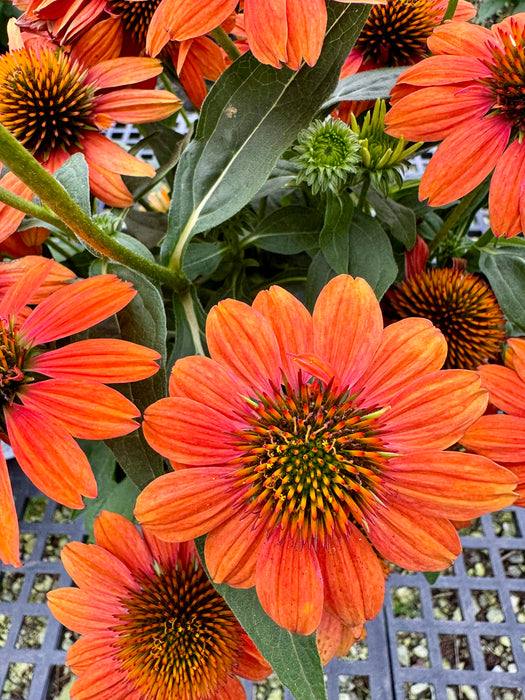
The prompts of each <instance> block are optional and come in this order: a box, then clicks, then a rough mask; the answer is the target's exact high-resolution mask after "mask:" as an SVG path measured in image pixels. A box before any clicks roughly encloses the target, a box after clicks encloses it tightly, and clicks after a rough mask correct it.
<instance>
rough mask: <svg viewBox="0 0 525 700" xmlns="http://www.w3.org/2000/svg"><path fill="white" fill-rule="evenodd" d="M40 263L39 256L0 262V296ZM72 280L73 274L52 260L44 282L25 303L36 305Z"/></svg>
mask: <svg viewBox="0 0 525 700" xmlns="http://www.w3.org/2000/svg"><path fill="white" fill-rule="evenodd" d="M41 263H42V257H41V256H40V255H26V256H24V257H21V258H18V259H16V260H9V261H2V262H0V294H4V293H5V292H6V290H7V289H8V288H9V287H10V286H11V285H12V284H15V282H17V281H18V280H19V279H20V278H21V277H25V276H26V275H27V273H28V272H29V270H31V269H33V267H35V266H38V265H40V264H41ZM74 279H76V275H75V273H74V272H71V270H68V269H67V267H64V266H63V265H60V264H59V263H57V262H55V261H54V260H52V261H51V268H50V270H49V272H48V275H47V277H46V278H45V280H44V282H43V283H42V284H41V285H40V287H39V288H38V289H37V290H36V291H35V293H34V294H33V296H32V297H31V299H30V301H26V302H25V303H32V304H38V303H39V302H40V301H42V300H43V299H45V298H46V297H47V296H49V295H50V294H52V293H53V292H56V290H57V289H60V287H62V286H63V285H64V284H67V283H69V282H71V281H72V280H74Z"/></svg>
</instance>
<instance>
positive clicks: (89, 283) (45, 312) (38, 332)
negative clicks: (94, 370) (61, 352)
mask: <svg viewBox="0 0 525 700" xmlns="http://www.w3.org/2000/svg"><path fill="white" fill-rule="evenodd" d="M135 294H136V292H135V290H134V289H131V284H130V283H129V282H123V281H122V280H120V279H119V278H118V277H117V276H116V275H97V276H96V277H90V278H89V279H85V280H79V281H78V282H73V284H70V285H68V286H67V287H63V288H62V289H59V290H58V291H56V292H55V293H54V294H52V295H51V296H49V297H48V298H47V299H44V301H43V302H41V303H40V304H39V305H38V306H37V307H36V308H35V309H34V311H33V312H32V313H31V315H30V316H29V317H28V319H27V320H26V321H25V322H24V323H23V324H22V327H21V328H20V334H21V335H22V336H23V337H24V338H25V339H27V340H32V341H33V342H34V343H35V344H36V345H40V344H42V343H49V342H51V341H52V340H59V339H60V338H65V337H66V336H68V335H72V334H73V333H79V332H80V331H83V330H86V328H91V326H94V325H95V324H97V323H99V322H100V321H104V320H105V319H106V318H108V317H109V316H112V315H113V314H115V313H117V311H120V310H121V309H123V308H124V307H125V306H126V304H128V303H129V302H130V301H131V300H132V299H133V297H134V296H135ZM80 310H82V313H80Z"/></svg>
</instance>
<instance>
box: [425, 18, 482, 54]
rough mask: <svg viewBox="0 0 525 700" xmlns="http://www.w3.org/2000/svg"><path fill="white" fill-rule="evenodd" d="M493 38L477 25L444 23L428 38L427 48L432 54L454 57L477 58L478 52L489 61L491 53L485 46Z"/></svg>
mask: <svg viewBox="0 0 525 700" xmlns="http://www.w3.org/2000/svg"><path fill="white" fill-rule="evenodd" d="M491 39H492V40H493V39H494V36H493V34H492V32H491V31H490V29H487V28H486V27H482V26H481V25H479V24H471V23H467V22H454V23H451V22H446V23H445V24H441V25H440V26H438V27H436V28H435V29H434V31H433V32H432V34H431V35H430V36H429V37H428V39H427V43H428V48H429V49H430V50H431V51H432V53H433V54H451V55H454V56H457V55H460V56H467V57H469V58H470V57H472V56H479V55H480V51H482V52H483V53H484V54H485V57H486V58H487V59H489V60H490V58H491V53H490V50H489V48H488V45H487V41H488V40H491Z"/></svg>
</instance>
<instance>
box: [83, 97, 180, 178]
mask: <svg viewBox="0 0 525 700" xmlns="http://www.w3.org/2000/svg"><path fill="white" fill-rule="evenodd" d="M181 107H182V102H181V101H180V99H179V98H178V97H177V96H176V95H174V94H173V93H172V92H169V91H168V90H144V89H132V88H125V89H123V90H115V91H114V92H108V93H107V94H106V95H101V96H100V97H98V98H97V112H98V113H99V114H102V115H104V116H105V117H109V118H110V120H111V121H116V122H122V123H123V124H145V123H148V122H155V121H160V120H162V119H167V118H168V117H170V116H171V115H172V114H173V113H174V112H176V111H177V110H178V109H180V108H181ZM95 123H97V121H96V120H95ZM104 126H105V121H104V122H102V123H101V124H100V127H101V128H104ZM104 138H105V137H104ZM144 165H146V164H144ZM150 167H151V166H150ZM124 174H125V173H124ZM151 177H153V175H151Z"/></svg>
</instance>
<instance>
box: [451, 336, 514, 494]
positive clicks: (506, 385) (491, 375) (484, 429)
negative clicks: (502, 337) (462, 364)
mask: <svg viewBox="0 0 525 700" xmlns="http://www.w3.org/2000/svg"><path fill="white" fill-rule="evenodd" d="M505 365H506V366H505V367H502V366H501V365H484V366H482V367H479V369H478V372H479V374H480V376H481V384H482V386H483V387H484V388H485V389H487V391H488V392H489V398H490V402H491V403H492V404H494V406H496V408H498V409H499V411H503V413H495V414H487V415H484V416H482V417H481V418H480V419H479V420H478V421H476V423H474V425H472V426H471V427H470V428H469V429H468V430H467V432H466V433H465V435H464V436H463V438H462V439H461V444H462V445H464V446H465V447H466V448H467V449H469V450H472V451H473V452H477V453H478V454H481V455H486V456H487V457H489V458H490V459H493V460H494V461H496V462H498V464H502V465H504V466H505V467H507V469H510V470H511V471H512V472H513V473H514V474H515V475H516V477H517V479H518V485H517V487H516V490H517V491H518V493H519V498H518V500H517V501H516V503H515V505H517V506H525V339H523V338H511V339H510V340H509V342H508V348H507V351H506V353H505Z"/></svg>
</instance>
